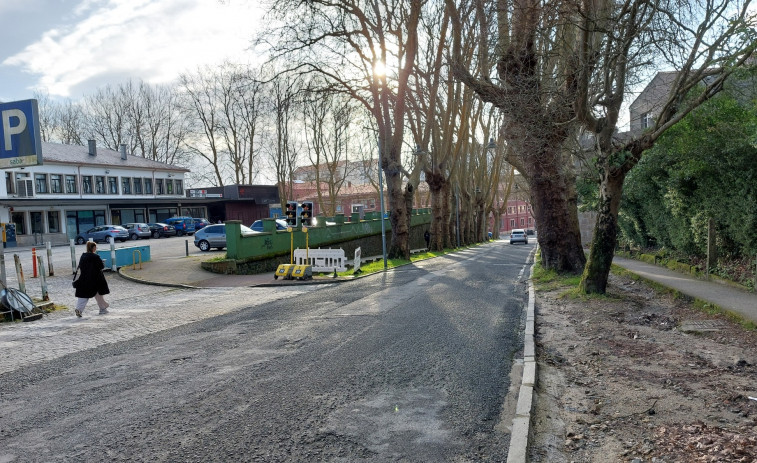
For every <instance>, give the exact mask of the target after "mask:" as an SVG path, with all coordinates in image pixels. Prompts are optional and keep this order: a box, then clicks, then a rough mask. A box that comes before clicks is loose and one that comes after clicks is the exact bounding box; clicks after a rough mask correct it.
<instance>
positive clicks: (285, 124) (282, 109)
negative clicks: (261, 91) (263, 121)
mask: <svg viewBox="0 0 757 463" xmlns="http://www.w3.org/2000/svg"><path fill="white" fill-rule="evenodd" d="M299 87H300V81H299V79H297V78H294V77H293V76H291V75H287V74H278V75H276V77H274V78H273V80H271V81H270V82H269V88H270V95H269V97H268V100H269V101H268V103H267V104H268V112H269V114H270V118H271V123H270V124H269V126H270V127H271V130H270V131H269V132H268V133H266V134H265V137H266V140H267V141H266V143H265V144H266V146H267V147H268V148H267V151H268V153H267V154H268V160H269V163H270V165H271V168H272V169H273V171H274V173H275V175H276V183H277V185H278V186H279V198H281V203H282V205H283V204H285V203H286V202H287V201H288V200H290V199H292V198H293V197H294V185H293V183H294V170H295V168H296V167H297V164H298V159H299V150H298V146H297V145H298V139H297V136H296V133H297V130H296V124H297V123H299V122H300V121H299V120H298V118H297V116H298V115H299V114H300V113H301V111H300V109H301V101H300V98H301V95H300V88H299Z"/></svg>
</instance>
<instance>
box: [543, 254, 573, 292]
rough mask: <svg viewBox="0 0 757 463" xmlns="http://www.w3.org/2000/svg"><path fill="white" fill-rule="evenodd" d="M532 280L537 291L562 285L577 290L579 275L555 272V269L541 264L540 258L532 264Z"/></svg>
mask: <svg viewBox="0 0 757 463" xmlns="http://www.w3.org/2000/svg"><path fill="white" fill-rule="evenodd" d="M533 282H534V287H535V288H536V289H538V290H539V291H549V290H552V289H558V288H564V287H570V288H574V289H575V290H578V284H579V283H580V282H581V275H563V274H560V273H557V272H556V271H555V270H547V269H545V268H544V267H542V266H541V260H540V259H539V260H537V262H536V264H535V265H534V274H533Z"/></svg>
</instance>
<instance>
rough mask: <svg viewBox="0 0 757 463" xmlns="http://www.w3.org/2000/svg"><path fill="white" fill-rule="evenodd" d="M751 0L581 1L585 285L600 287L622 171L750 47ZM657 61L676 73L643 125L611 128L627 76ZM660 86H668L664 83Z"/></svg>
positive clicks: (590, 289) (753, 41) (611, 246)
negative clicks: (590, 187)
mask: <svg viewBox="0 0 757 463" xmlns="http://www.w3.org/2000/svg"><path fill="white" fill-rule="evenodd" d="M749 8H750V1H749V0H746V1H744V2H736V3H735V4H734V2H731V1H727V0H720V1H706V2H704V1H701V2H700V1H693V0H692V1H690V2H684V3H681V2H679V1H658V2H652V3H648V2H645V1H628V2H626V3H624V4H622V5H616V4H615V3H613V2H600V3H591V2H585V3H584V4H582V8H581V10H580V12H581V16H579V17H580V22H579V25H580V28H579V30H580V33H579V34H577V37H576V39H577V40H576V47H575V52H574V53H573V55H572V56H573V57H574V63H575V69H576V71H575V74H576V82H575V86H576V90H577V91H576V99H575V108H576V116H577V118H578V119H579V120H580V121H581V123H582V124H583V125H584V127H586V128H587V129H588V131H589V132H591V133H592V134H594V140H595V147H596V148H595V152H596V159H595V165H596V166H597V167H598V169H599V185H600V186H599V207H598V211H597V212H598V216H597V222H596V226H595V228H594V239H593V241H592V244H591V251H590V254H589V260H588V262H587V265H586V270H585V271H584V273H583V277H582V280H581V288H582V290H583V291H585V292H587V293H604V292H605V289H606V286H607V278H608V275H609V273H610V265H611V263H612V258H613V254H614V250H615V246H616V244H617V230H618V211H619V208H620V200H621V196H622V192H623V182H624V180H625V177H626V175H627V174H628V173H629V172H630V171H631V169H633V167H634V166H636V165H637V164H638V162H639V161H640V160H641V158H642V155H643V153H644V151H645V150H646V149H648V148H650V147H652V145H653V144H654V142H655V141H656V140H657V139H658V138H659V137H660V136H661V135H662V134H663V133H665V131H667V130H668V129H669V128H670V127H672V126H673V125H674V124H676V123H677V122H679V121H680V120H681V119H683V118H684V117H685V116H686V115H687V114H689V113H690V112H691V111H692V110H694V109H695V108H697V107H698V106H700V105H701V104H702V103H704V102H705V101H707V100H708V99H710V98H712V97H713V96H714V95H716V94H717V93H718V92H720V91H721V90H722V88H723V84H724V82H725V81H726V79H728V78H729V76H730V75H731V74H732V73H733V72H734V71H735V70H736V69H738V68H739V67H742V66H743V65H744V63H745V62H746V61H747V60H748V59H749V58H750V57H751V56H753V55H754V53H755V47H757V31H756V30H755V27H757V22H756V21H755V16H753V15H752V16H751V17H750V14H749V13H748V11H749ZM650 49H652V50H654V51H655V62H656V65H657V66H660V65H662V64H663V63H664V65H665V67H666V68H668V69H673V70H674V71H676V72H675V78H674V79H673V80H672V82H671V83H670V87H669V88H668V89H661V91H660V93H661V94H662V95H663V97H662V98H661V101H660V104H659V106H658V107H657V108H656V110H655V111H654V112H655V116H656V117H654V122H653V123H652V124H651V127H649V128H648V130H645V131H643V132H641V133H639V132H631V133H628V134H625V135H624V136H619V135H618V134H617V127H618V120H619V118H620V111H621V105H622V103H623V101H624V99H625V97H626V95H627V92H628V85H627V82H628V80H629V79H630V78H632V77H633V76H635V75H637V73H638V72H639V71H640V70H646V69H648V68H649V63H648V61H647V58H648V56H647V53H648V50H650ZM664 90H667V91H664Z"/></svg>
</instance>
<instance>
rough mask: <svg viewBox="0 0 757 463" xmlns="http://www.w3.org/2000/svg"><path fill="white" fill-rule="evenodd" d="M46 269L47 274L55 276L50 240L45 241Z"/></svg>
mask: <svg viewBox="0 0 757 463" xmlns="http://www.w3.org/2000/svg"><path fill="white" fill-rule="evenodd" d="M46 246H47V271H48V274H49V275H50V276H51V277H52V276H55V271H54V270H53V245H52V243H51V242H49V241H48V242H47V244H46Z"/></svg>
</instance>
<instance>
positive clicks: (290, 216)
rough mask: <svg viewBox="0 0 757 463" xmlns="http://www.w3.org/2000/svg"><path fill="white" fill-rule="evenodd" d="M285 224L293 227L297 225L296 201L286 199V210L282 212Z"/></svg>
mask: <svg viewBox="0 0 757 463" xmlns="http://www.w3.org/2000/svg"><path fill="white" fill-rule="evenodd" d="M284 215H285V217H286V221H287V225H290V226H292V227H294V226H295V225H297V202H296V201H287V207H286V211H285V212H284Z"/></svg>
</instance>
